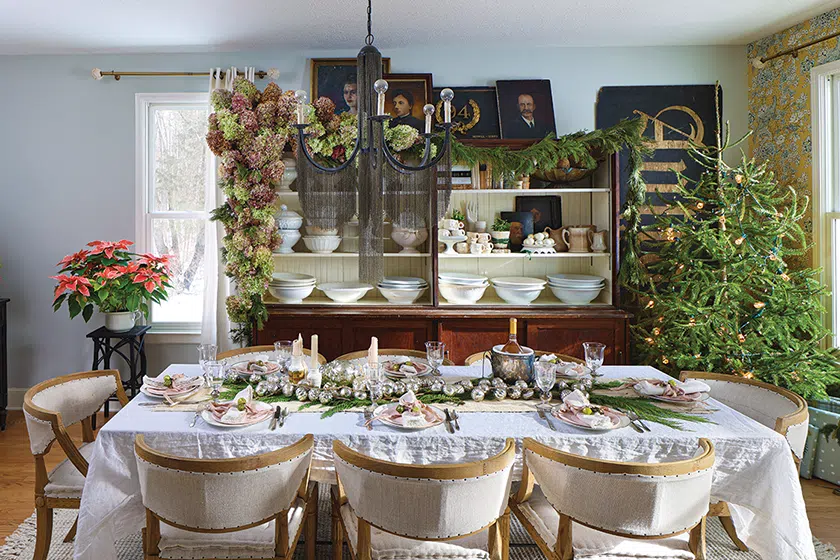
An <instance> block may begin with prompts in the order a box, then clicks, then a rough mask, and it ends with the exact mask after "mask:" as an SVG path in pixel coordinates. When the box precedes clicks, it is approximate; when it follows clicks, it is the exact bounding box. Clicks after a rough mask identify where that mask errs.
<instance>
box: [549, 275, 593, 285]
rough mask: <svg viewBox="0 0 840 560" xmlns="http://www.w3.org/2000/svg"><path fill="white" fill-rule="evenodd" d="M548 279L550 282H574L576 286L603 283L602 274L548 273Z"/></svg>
mask: <svg viewBox="0 0 840 560" xmlns="http://www.w3.org/2000/svg"><path fill="white" fill-rule="evenodd" d="M547 278H548V281H549V282H551V283H552V284H570V285H571V284H575V285H578V286H581V287H583V286H586V287H589V286H597V285H599V284H603V283H604V277H603V276H593V275H591V274H548V275H547Z"/></svg>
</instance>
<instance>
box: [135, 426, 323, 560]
mask: <svg viewBox="0 0 840 560" xmlns="http://www.w3.org/2000/svg"><path fill="white" fill-rule="evenodd" d="M313 442H314V437H313V436H312V434H307V435H305V436H303V437H302V438H301V439H299V440H298V441H296V442H295V443H293V444H291V445H289V446H288V447H284V448H282V449H278V450H276V451H270V452H268V453H263V454H260V455H250V456H247V457H237V458H233V459H193V458H187V457H178V456H175V455H169V454H166V453H161V452H159V451H156V450H155V449H153V448H151V447H149V446H148V445H147V444H146V440H145V438H144V437H143V435H142V434H140V435H137V436H136V438H135V439H134V452H135V453H136V455H137V456H138V457H140V458H141V459H143V460H144V461H147V462H149V463H152V464H154V465H157V466H160V467H164V468H168V469H175V470H181V471H188V472H197V473H229V472H238V471H250V470H255V469H260V468H264V467H269V466H272V465H276V464H277V463H283V462H285V461H289V460H291V459H293V458H294V457H297V456H299V455H301V454H302V453H305V452H306V451H308V450H311V449H312V447H313ZM310 473H311V464H310V466H309V467H308V468H307V470H306V475H305V476H304V477H303V481H302V482H301V484H300V487H299V488H298V492H297V497H298V498H301V499H303V500H304V501H305V502H306V509H305V511H304V521H303V523H301V524H300V527H299V528H298V531H297V533H296V534H294V535H290V534H289V520H288V515H289V510H288V509H284V510H283V511H281V512H279V513H278V514H277V515H275V516H271V517H268V518H266V519H262V520H260V521H256V522H254V523H249V524H247V525H241V526H239V527H232V528H226V529H201V528H198V527H188V526H185V525H181V524H178V523H175V522H173V521H169V520H167V519H165V518H163V517H161V516H159V515H157V514H155V513H154V512H153V511H152V510H150V509H149V508H146V527H145V528H144V529H143V555H144V558H145V560H158V559H159V558H160V548H159V545H160V523H161V522H163V523H166V524H167V525H169V526H171V527H175V528H177V529H181V530H183V531H190V532H193V533H217V534H218V533H232V532H236V531H243V530H245V529H250V528H252V527H258V526H260V525H262V524H263V523H268V522H269V521H274V556H272V557H271V558H270V560H287V559H291V558H293V557H294V554H295V548H296V547H297V542H298V540H299V539H300V535H301V533H302V532H305V536H306V556H305V557H306V560H315V544H316V532H317V528H318V484H317V483H316V482H314V481H310V480H309V476H310ZM290 539H292V540H290ZM290 543H291V547H290V546H289V545H290ZM231 560H237V559H231ZM239 560H246V559H239ZM265 560H269V559H265Z"/></svg>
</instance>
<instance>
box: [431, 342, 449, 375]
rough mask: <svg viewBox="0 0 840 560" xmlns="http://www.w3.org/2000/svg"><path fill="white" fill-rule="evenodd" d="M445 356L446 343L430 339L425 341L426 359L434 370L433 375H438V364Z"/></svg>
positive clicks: (440, 363) (441, 363) (439, 364)
mask: <svg viewBox="0 0 840 560" xmlns="http://www.w3.org/2000/svg"><path fill="white" fill-rule="evenodd" d="M445 357H446V343H444V342H438V341H437V340H430V341H429V342H427V343H426V360H428V362H429V365H431V366H432V369H433V370H434V375H440V366H441V365H443V360H444V358H445Z"/></svg>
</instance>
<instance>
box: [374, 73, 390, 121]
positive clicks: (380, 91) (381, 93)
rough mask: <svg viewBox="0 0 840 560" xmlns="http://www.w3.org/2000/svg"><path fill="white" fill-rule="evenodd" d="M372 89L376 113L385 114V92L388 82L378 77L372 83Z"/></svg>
mask: <svg viewBox="0 0 840 560" xmlns="http://www.w3.org/2000/svg"><path fill="white" fill-rule="evenodd" d="M373 91H375V92H376V114H377V115H379V116H380V117H381V116H383V115H384V114H385V92H386V91H388V82H386V81H385V80H383V79H382V78H379V79H378V80H376V81H375V82H374V83H373Z"/></svg>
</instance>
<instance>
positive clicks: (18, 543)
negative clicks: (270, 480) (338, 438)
mask: <svg viewBox="0 0 840 560" xmlns="http://www.w3.org/2000/svg"><path fill="white" fill-rule="evenodd" d="M75 519H76V511H75V510H56V511H55V515H54V520H53V540H52V544H51V545H50V556H49V560H72V559H73V543H64V542H62V541H63V539H64V535H66V534H67V531H69V530H70V527H71V526H72V525H73V521H74V520H75ZM510 533H511V534H510V558H511V560H542V559H543V558H544V556H543V554H542V552H540V549H539V548H538V547H537V546H536V545H535V544H534V541H532V540H531V537H530V536H529V535H528V533H527V532H526V531H525V529H524V528H523V527H522V525H521V524H520V523H519V521H517V520H516V518H515V517H513V516H511V524H510ZM706 543H707V558H708V559H709V560H761V558H760V557H759V556H758V555H757V554H755V553H753V552H741V551H739V550H737V549H736V548H735V547H734V545H733V544H732V542H731V541H730V540H729V537H727V536H726V533H724V531H723V527H721V525H720V522H719V521H718V520H717V519H712V520H710V522H709V523H708V525H707V531H706ZM814 546H815V547H816V550H817V560H840V554H838V553H837V551H836V550H835V549H834V547H833V546H831V545H830V544H824V543H821V542H820V541H818V540H817V539H814ZM34 551H35V514H34V513H33V514H32V516H30V517H29V519H27V520H26V521H24V522H23V523H21V524H20V526H18V528H17V529H16V530H15V532H14V533H12V534H11V535H9V537H8V538H7V539H6V544H5V545H3V546H2V547H0V560H30V559H31V558H32V554H33V553H34ZM303 556H304V547H303V546H298V547H297V550H295V560H303ZM316 556H317V560H332V545H331V541H330V504H329V494H328V491H327V490H326V489H325V487H324V485H322V486H321V495H320V499H319V501H318V545H317V546H316ZM117 557H118V558H119V560H142V559H143V546H142V544H141V542H140V533H139V532H138V533H136V534H134V535H131V536H128V537H126V538H124V539H121V540H119V541H117ZM344 560H350V554H349V553H348V552H347V548H346V547H345V550H344ZM767 560H769V559H767Z"/></svg>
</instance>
